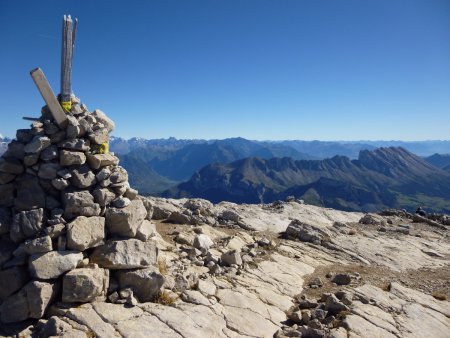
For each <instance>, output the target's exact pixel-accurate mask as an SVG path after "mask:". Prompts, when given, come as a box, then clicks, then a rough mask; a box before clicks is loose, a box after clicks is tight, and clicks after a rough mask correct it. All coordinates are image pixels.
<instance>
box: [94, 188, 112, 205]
mask: <svg viewBox="0 0 450 338" xmlns="http://www.w3.org/2000/svg"><path fill="white" fill-rule="evenodd" d="M92 195H93V196H94V201H95V202H96V203H98V204H99V205H100V206H102V207H104V206H107V205H108V204H110V203H111V202H112V201H113V200H114V199H115V198H116V194H115V193H113V192H112V191H111V190H109V189H108V188H97V189H95V190H94V191H93V192H92Z"/></svg>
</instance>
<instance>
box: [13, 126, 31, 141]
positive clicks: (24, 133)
mask: <svg viewBox="0 0 450 338" xmlns="http://www.w3.org/2000/svg"><path fill="white" fill-rule="evenodd" d="M16 139H17V141H19V142H22V143H28V142H30V141H31V140H32V139H33V134H32V133H31V130H30V129H17V131H16Z"/></svg>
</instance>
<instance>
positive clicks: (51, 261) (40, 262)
mask: <svg viewBox="0 0 450 338" xmlns="http://www.w3.org/2000/svg"><path fill="white" fill-rule="evenodd" d="M82 260H83V254H82V253H81V252H76V251H51V252H47V253H44V254H36V255H33V256H31V257H30V260H29V269H30V274H31V276H32V277H33V278H38V279H53V278H57V277H59V276H61V275H62V274H63V273H65V272H67V271H70V270H73V269H75V268H76V267H77V265H78V264H79V263H80V262H81V261H82Z"/></svg>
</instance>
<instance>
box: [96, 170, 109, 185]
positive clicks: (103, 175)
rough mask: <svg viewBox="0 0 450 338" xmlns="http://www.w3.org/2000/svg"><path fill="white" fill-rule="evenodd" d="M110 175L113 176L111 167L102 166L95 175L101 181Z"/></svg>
mask: <svg viewBox="0 0 450 338" xmlns="http://www.w3.org/2000/svg"><path fill="white" fill-rule="evenodd" d="M109 176H111V170H110V169H109V168H102V169H101V170H100V171H99V172H98V173H97V175H95V177H96V178H97V181H99V182H101V181H104V180H106V179H107V178H108V177H109Z"/></svg>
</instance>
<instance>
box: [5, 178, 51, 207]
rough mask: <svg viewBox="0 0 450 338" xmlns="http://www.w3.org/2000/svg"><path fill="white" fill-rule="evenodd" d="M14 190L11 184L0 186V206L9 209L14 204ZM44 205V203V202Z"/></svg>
mask: <svg viewBox="0 0 450 338" xmlns="http://www.w3.org/2000/svg"><path fill="white" fill-rule="evenodd" d="M15 191H16V189H15V188H14V184H13V183H9V184H1V185H0V206H3V207H10V206H12V205H13V203H14V192H15ZM44 203H45V202H44Z"/></svg>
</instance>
